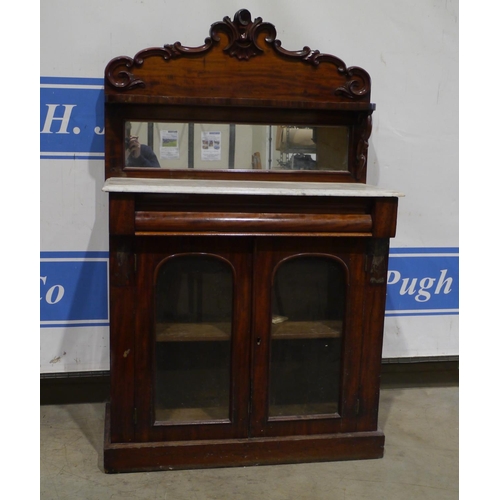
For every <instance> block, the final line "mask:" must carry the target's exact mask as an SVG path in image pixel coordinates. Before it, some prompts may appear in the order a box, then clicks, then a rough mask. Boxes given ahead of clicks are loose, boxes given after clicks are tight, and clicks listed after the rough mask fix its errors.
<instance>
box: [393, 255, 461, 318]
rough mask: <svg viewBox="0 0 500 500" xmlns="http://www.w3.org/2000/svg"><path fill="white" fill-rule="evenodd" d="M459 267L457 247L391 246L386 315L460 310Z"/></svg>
mask: <svg viewBox="0 0 500 500" xmlns="http://www.w3.org/2000/svg"><path fill="white" fill-rule="evenodd" d="M458 271H459V254H458V248H456V247H449V248H445V247H440V248H394V249H391V251H390V254H389V272H388V276H387V303H386V316H423V315H426V316H430V315H433V316H435V315H449V314H458V310H459V295H458V288H459V279H458V274H459V272H458Z"/></svg>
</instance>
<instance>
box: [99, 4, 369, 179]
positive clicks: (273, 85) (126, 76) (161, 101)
mask: <svg viewBox="0 0 500 500" xmlns="http://www.w3.org/2000/svg"><path fill="white" fill-rule="evenodd" d="M370 91H371V80H370V76H369V75H368V73H367V72H366V71H365V70H363V69H362V68H359V67H347V66H346V65H345V63H344V62H343V61H342V60H341V59H339V58H337V57H335V56H333V55H329V54H322V53H320V52H319V51H318V50H314V51H313V50H311V49H310V48H309V47H304V48H303V49H302V50H300V51H288V50H286V49H283V48H282V47H281V42H280V40H277V39H276V29H275V27H274V26H273V25H272V24H270V23H267V22H263V21H262V19H261V18H256V19H254V20H253V21H252V20H251V15H250V12H248V11H247V10H246V9H242V10H239V11H238V12H236V14H235V16H234V18H233V20H231V19H230V18H229V17H225V18H224V19H223V20H222V21H220V22H216V23H214V24H212V26H211V28H210V36H209V37H208V38H206V39H205V43H204V45H202V46H199V47H194V48H193V47H185V46H183V45H181V43H180V42H176V43H174V44H173V45H164V46H163V47H153V48H148V49H144V50H142V51H140V52H138V53H137V54H136V55H135V56H134V57H133V58H130V57H126V56H121V57H117V58H114V59H112V60H111V61H110V62H109V63H108V65H107V66H106V70H105V88H104V92H105V127H106V129H105V130H106V133H105V158H106V159H105V167H106V170H105V177H106V179H108V178H110V177H135V178H163V179H165V178H180V179H183V178H184V179H225V180H227V179H232V180H269V181H299V182H360V183H365V182H366V166H367V151H368V139H369V137H370V134H371V127H372V116H371V115H372V113H373V111H374V109H375V105H374V104H372V103H370ZM126 121H141V122H157V121H162V122H182V123H189V122H194V123H221V124H250V125H251V124H259V125H283V124H290V125H299V126H300V125H302V126H321V125H322V126H335V125H343V126H347V127H349V150H348V170H347V171H333V170H330V171H326V170H317V171H315V170H286V171H284V170H239V169H227V170H220V169H218V170H205V169H203V170H195V169H188V168H187V166H186V168H185V169H175V170H174V169H163V168H162V169H158V168H145V167H125V164H124V157H125V155H124V144H125V132H124V124H125V122H126Z"/></svg>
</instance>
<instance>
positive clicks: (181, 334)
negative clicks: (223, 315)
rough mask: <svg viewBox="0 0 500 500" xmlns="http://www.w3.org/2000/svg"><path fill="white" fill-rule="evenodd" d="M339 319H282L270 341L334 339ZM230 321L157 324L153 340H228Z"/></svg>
mask: <svg viewBox="0 0 500 500" xmlns="http://www.w3.org/2000/svg"><path fill="white" fill-rule="evenodd" d="M341 335H342V321H340V320H325V321H284V322H283V323H280V324H278V325H273V327H272V338H273V339H274V340H293V339H319V338H338V337H340V336H341ZM230 337H231V323H229V322H219V323H217V322H214V323H157V325H156V341H157V342H214V341H228V340H229V339H230Z"/></svg>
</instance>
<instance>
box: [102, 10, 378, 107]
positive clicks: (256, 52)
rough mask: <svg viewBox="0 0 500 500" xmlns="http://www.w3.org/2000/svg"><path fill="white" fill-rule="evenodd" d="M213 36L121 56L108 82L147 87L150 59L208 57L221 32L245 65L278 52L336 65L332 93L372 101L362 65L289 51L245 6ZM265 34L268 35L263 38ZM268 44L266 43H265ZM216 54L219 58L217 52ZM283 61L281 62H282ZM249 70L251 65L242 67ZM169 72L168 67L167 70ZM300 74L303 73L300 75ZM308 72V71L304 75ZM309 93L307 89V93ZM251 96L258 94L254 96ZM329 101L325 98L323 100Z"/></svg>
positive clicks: (229, 52) (226, 51)
mask: <svg viewBox="0 0 500 500" xmlns="http://www.w3.org/2000/svg"><path fill="white" fill-rule="evenodd" d="M209 34H210V36H209V37H207V38H206V39H205V43H204V44H203V45H202V46H199V47H185V46H183V45H182V44H181V43H180V42H176V43H174V44H166V45H164V46H163V47H154V48H148V49H145V50H142V51H140V52H138V53H137V54H136V55H135V57H133V58H131V57H126V56H122V57H117V58H115V59H113V60H111V61H110V62H109V64H108V65H107V67H106V71H105V79H106V85H107V87H108V88H109V89H111V90H112V89H114V90H115V91H128V90H132V89H137V88H147V87H148V85H151V83H149V82H148V75H146V74H144V75H143V74H142V73H141V71H140V70H141V68H142V67H143V66H144V63H145V61H146V59H150V58H157V59H160V60H163V61H165V62H169V61H172V60H174V59H181V58H184V59H187V60H189V59H197V58H198V59H199V58H203V57H208V56H209V55H210V54H211V53H213V52H214V49H215V48H217V47H220V45H221V44H220V42H221V35H222V34H224V36H225V37H226V38H227V43H226V44H225V46H224V47H222V51H221V52H220V53H221V54H223V55H224V56H225V57H230V58H234V59H236V60H237V61H240V62H241V64H242V65H243V64H245V63H248V62H249V61H250V60H253V59H254V58H258V57H262V56H265V55H266V50H265V49H266V46H267V48H268V49H271V50H270V51H269V50H267V54H269V57H270V55H272V54H274V56H273V57H274V58H275V59H279V60H281V61H288V62H296V63H298V64H301V65H307V66H312V67H319V66H320V65H333V66H334V67H335V68H336V75H333V76H332V77H331V82H330V84H333V86H330V90H329V92H328V94H330V95H332V96H338V98H340V99H345V100H346V101H365V102H366V101H367V100H368V101H369V96H370V76H369V74H368V73H367V72H366V71H365V70H364V69H362V68H359V67H356V66H353V67H347V66H346V64H345V63H344V62H343V61H342V60H341V59H339V58H338V57H336V56H333V55H330V54H323V53H321V52H320V51H319V50H312V49H310V48H309V47H307V46H306V47H304V48H303V49H302V50H300V51H289V50H286V49H284V48H282V46H281V41H280V40H278V39H276V34H277V33H276V28H275V27H274V25H272V24H271V23H268V22H263V21H262V18H260V17H258V18H256V19H254V20H253V21H252V18H251V14H250V12H249V11H248V10H246V9H242V10H239V11H238V12H236V14H235V15H234V18H233V19H232V20H231V19H230V18H229V17H225V18H224V19H223V20H222V21H219V22H216V23H214V24H212V26H211V28H210V33H209ZM262 34H264V35H265V37H264V38H262V36H261V35H262ZM263 44H264V45H263ZM213 57H214V58H215V57H219V56H216V55H214V56H213ZM278 63H279V61H278ZM240 69H241V72H243V73H244V72H245V71H246V70H247V68H245V67H242V68H240ZM165 71H168V69H165ZM298 77H300V75H298ZM306 77H307V75H306V74H305V73H304V78H306ZM311 78H312V77H311ZM306 93H307V92H306ZM249 97H254V96H253V95H250V96H249ZM323 100H325V99H323Z"/></svg>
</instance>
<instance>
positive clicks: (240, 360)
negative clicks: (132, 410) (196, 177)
mask: <svg viewBox="0 0 500 500" xmlns="http://www.w3.org/2000/svg"><path fill="white" fill-rule="evenodd" d="M250 244H251V242H250V240H248V239H241V238H235V239H228V238H220V237H218V238H211V237H208V238H197V237H190V238H183V237H172V238H169V237H162V238H157V237H148V238H143V239H139V242H138V249H137V250H138V251H137V279H138V283H137V285H138V286H137V290H140V294H139V296H138V297H137V304H138V307H137V314H136V342H137V353H138V357H137V365H136V374H138V375H137V376H136V394H135V399H136V408H137V425H136V428H137V431H136V439H137V440H138V441H165V440H173V441H177V440H197V439H227V438H238V437H247V435H248V398H249V385H250V382H249V377H248V373H249V340H250V325H251V321H250V310H251V266H252V259H251V256H252V252H251V247H250Z"/></svg>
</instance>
